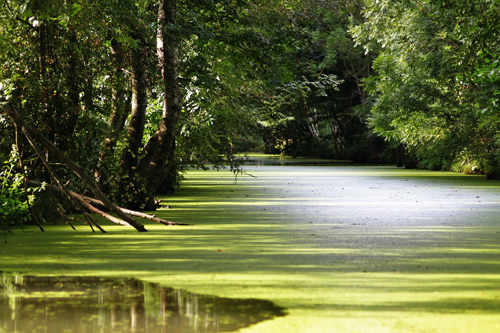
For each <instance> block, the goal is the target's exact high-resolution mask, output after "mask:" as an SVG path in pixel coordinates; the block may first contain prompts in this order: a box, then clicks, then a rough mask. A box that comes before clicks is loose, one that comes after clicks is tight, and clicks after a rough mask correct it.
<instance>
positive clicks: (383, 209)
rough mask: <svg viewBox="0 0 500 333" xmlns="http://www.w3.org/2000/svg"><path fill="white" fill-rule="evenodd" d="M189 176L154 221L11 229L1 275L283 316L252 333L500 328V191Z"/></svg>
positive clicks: (359, 175)
mask: <svg viewBox="0 0 500 333" xmlns="http://www.w3.org/2000/svg"><path fill="white" fill-rule="evenodd" d="M245 172H246V173H247V174H246V175H240V176H239V177H238V178H237V179H236V182H235V178H234V175H233V174H232V173H231V172H229V171H220V172H216V171H209V172H202V171H189V172H188V173H187V175H186V181H185V183H184V184H183V187H182V188H181V189H180V190H179V191H178V192H177V193H176V194H175V195H174V196H172V197H169V198H166V199H165V200H164V202H165V204H166V205H169V206H170V207H171V209H163V210H159V211H158V212H157V214H158V215H159V216H161V217H164V218H166V219H169V220H173V221H176V222H181V223H192V224H193V226H175V227H165V226H161V225H153V224H150V223H147V228H148V230H149V232H148V233H137V232H136V231H134V230H133V229H127V228H124V227H119V226H111V225H104V227H105V229H106V230H107V231H108V233H107V234H92V233H91V232H90V231H89V229H88V227H84V226H78V227H77V229H78V230H77V231H76V232H75V231H73V230H71V229H70V228H69V227H68V226H54V227H47V232H45V233H41V232H39V231H38V230H36V229H34V228H33V229H27V230H26V231H24V232H16V234H15V235H11V236H9V237H8V243H6V244H2V245H0V270H2V271H9V272H20V273H28V274H34V275H78V276H81V275H88V276H113V277H115V276H126V277H135V278H138V279H142V280H145V281H148V282H154V283H159V284H161V285H164V286H168V287H173V288H179V289H184V290H189V291H192V292H196V293H199V294H210V295H216V296H219V297H231V298H258V299H264V300H269V301H272V302H273V303H275V304H276V305H278V306H281V307H284V308H285V309H286V311H287V315H286V316H283V317H276V318H275V319H272V320H267V321H264V322H261V323H259V324H257V325H254V326H251V327H249V328H247V329H246V330H244V331H249V332H250V331H251V332H278V331H280V332H336V331H337V332H360V331H364V332H367V331H370V332H377V331H379V332H433V331H435V332H471V331H475V332H492V331H495V330H496V331H499V330H500V319H499V317H498V313H500V290H499V288H498V285H499V283H500V260H499V259H498V258H499V257H500V241H499V239H500V223H499V222H498V221H499V220H500V218H499V217H500V183H499V182H496V181H495V182H490V181H485V180H484V177H481V176H466V175H460V174H454V173H443V172H428V171H418V170H403V169H396V168H388V167H347V166H346V167H326V166H286V167H283V166H245Z"/></svg>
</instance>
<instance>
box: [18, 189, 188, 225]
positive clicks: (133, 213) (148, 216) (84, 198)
mask: <svg viewBox="0 0 500 333" xmlns="http://www.w3.org/2000/svg"><path fill="white" fill-rule="evenodd" d="M28 183H29V184H30V185H31V186H41V185H42V183H40V182H36V181H33V180H30V181H29V182H28ZM45 186H46V187H48V188H50V189H53V190H56V191H60V192H61V189H60V188H59V187H57V186H54V185H45ZM69 193H70V194H71V195H72V196H75V197H77V198H78V199H79V200H81V201H85V202H86V204H87V205H88V206H87V205H85V207H86V208H87V209H88V210H90V211H92V212H94V213H96V214H98V215H101V216H102V217H104V218H106V219H108V220H109V219H114V221H113V222H115V223H117V224H123V223H124V221H121V220H119V219H116V218H115V217H114V216H112V215H109V214H106V213H105V212H104V211H102V210H100V209H98V208H96V207H95V206H99V207H105V205H104V203H103V202H102V201H101V200H98V199H94V198H90V197H87V196H84V195H81V194H78V193H76V192H73V191H69ZM118 208H119V209H120V210H121V211H122V212H124V213H125V214H128V215H131V216H135V217H140V218H144V219H147V220H150V221H154V222H157V223H161V224H164V225H190V224H187V223H178V222H173V221H168V220H165V219H161V218H158V217H156V216H155V215H151V214H146V213H142V212H138V211H135V210H130V209H126V208H122V207H118ZM125 223H126V222H125ZM125 225H126V224H125Z"/></svg>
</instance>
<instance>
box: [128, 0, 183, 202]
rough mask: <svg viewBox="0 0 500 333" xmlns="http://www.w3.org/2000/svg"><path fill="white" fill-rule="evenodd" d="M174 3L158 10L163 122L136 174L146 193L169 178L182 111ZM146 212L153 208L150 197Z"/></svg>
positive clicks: (169, 1)
mask: <svg viewBox="0 0 500 333" xmlns="http://www.w3.org/2000/svg"><path fill="white" fill-rule="evenodd" d="M175 16H176V1H175V0H161V1H160V5H159V9H158V26H157V56H158V62H159V65H160V68H161V73H162V78H163V84H164V86H163V87H164V91H163V93H164V95H163V96H164V100H163V112H162V119H161V122H160V125H159V128H158V130H157V131H156V132H155V133H154V135H153V136H152V137H151V139H150V140H149V142H148V143H147V145H146V146H145V147H144V149H143V153H142V158H141V159H140V160H139V163H138V165H137V173H138V174H139V175H140V176H141V178H142V179H143V180H144V185H145V191H146V193H147V194H149V195H151V194H155V193H156V191H157V190H158V188H159V187H160V186H161V185H162V184H163V182H164V181H165V180H166V178H167V177H168V171H167V169H168V168H167V163H168V161H169V156H172V154H173V151H174V149H175V132H176V127H177V123H178V120H179V115H180V113H181V110H182V99H183V96H182V93H181V91H180V88H179V80H178V42H177V37H176V36H175V32H174V31H171V30H170V31H169V29H171V27H174V26H175V22H176V19H175ZM145 204H146V205H145V208H146V209H154V200H153V198H152V197H151V196H149V197H148V198H147V202H146V203H145Z"/></svg>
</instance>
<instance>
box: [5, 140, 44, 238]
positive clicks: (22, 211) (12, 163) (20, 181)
mask: <svg viewBox="0 0 500 333" xmlns="http://www.w3.org/2000/svg"><path fill="white" fill-rule="evenodd" d="M0 157H1V163H2V165H1V169H0V234H3V235H4V236H5V235H6V234H7V233H9V232H10V231H11V230H12V229H13V228H17V227H20V226H22V225H24V224H26V222H28V221H29V206H28V205H33V203H34V201H35V194H36V193H37V192H39V191H40V190H41V189H42V188H28V189H25V187H24V175H23V174H22V173H20V172H18V171H17V167H18V160H19V155H18V152H17V149H16V147H15V146H13V147H12V151H11V153H10V155H9V156H3V155H2V156H0Z"/></svg>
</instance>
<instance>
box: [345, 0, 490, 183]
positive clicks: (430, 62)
mask: <svg viewBox="0 0 500 333" xmlns="http://www.w3.org/2000/svg"><path fill="white" fill-rule="evenodd" d="M498 6H499V2H498V1H472V2H470V1H453V2H432V1H413V2H409V1H402V2H400V1H398V2H396V1H389V0H384V1H366V9H365V11H364V16H365V22H364V23H362V24H360V25H358V26H357V27H355V28H354V29H353V33H354V36H355V38H356V40H357V41H358V42H359V43H360V44H363V45H364V47H365V49H366V51H367V52H371V51H372V50H376V52H379V55H378V57H377V59H376V61H375V63H374V68H375V70H376V71H377V74H376V75H373V76H372V77H371V78H370V79H369V80H367V86H368V87H369V91H370V92H371V96H372V98H374V106H373V108H372V118H371V124H372V126H373V128H374V130H375V131H376V132H377V133H380V134H381V135H383V136H384V137H386V138H387V139H388V140H391V141H394V142H396V143H403V144H405V145H406V146H407V148H408V149H409V150H410V151H412V152H414V153H415V154H416V155H417V157H418V158H419V160H420V163H421V165H422V166H427V167H430V168H434V169H441V168H444V169H454V170H457V171H460V170H468V171H470V172H473V171H474V170H475V171H478V170H483V171H486V172H488V173H490V174H492V173H496V172H497V171H496V170H495V169H496V167H495V166H496V165H498V163H497V162H498V154H497V152H496V151H497V148H496V147H498V143H499V141H498V126H496V124H497V123H498V117H497V114H496V113H495V112H492V111H493V110H494V109H495V93H494V91H496V90H497V87H498V86H497V84H498V81H497V80H495V79H493V80H490V79H485V80H483V78H486V77H488V75H487V74H486V73H488V71H489V73H491V74H494V73H493V72H494V71H495V70H493V72H492V71H491V69H493V68H496V66H494V65H493V66H489V65H488V64H489V63H491V62H492V61H491V60H492V59H493V61H495V59H496V58H497V57H496V56H497V55H498V47H499V46H498V45H499V44H498V34H499V30H498V15H496V14H495V13H498V9H499V8H498ZM486 54H487V56H486ZM478 55H479V57H478ZM478 111H479V112H478Z"/></svg>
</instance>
